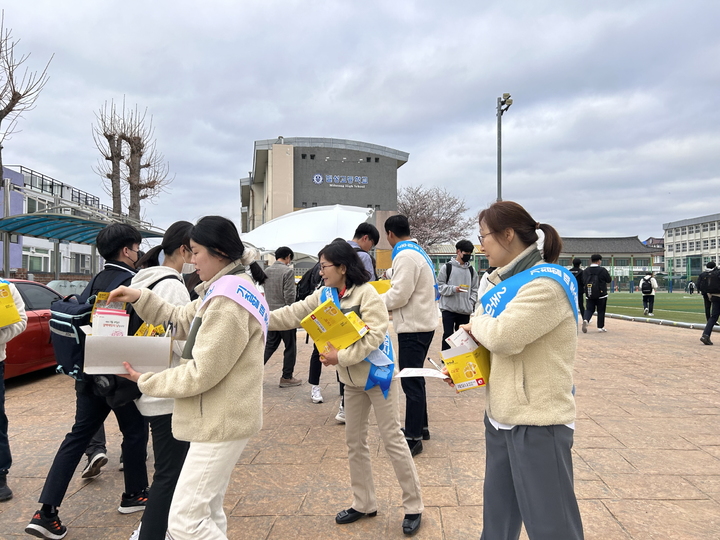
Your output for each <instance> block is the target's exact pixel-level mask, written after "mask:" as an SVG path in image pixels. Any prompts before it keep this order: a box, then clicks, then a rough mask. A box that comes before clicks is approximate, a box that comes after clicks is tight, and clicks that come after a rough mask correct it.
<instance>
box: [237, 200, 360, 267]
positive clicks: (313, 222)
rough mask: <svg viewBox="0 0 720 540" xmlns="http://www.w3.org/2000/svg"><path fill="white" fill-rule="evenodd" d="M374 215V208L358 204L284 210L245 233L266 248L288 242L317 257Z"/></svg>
mask: <svg viewBox="0 0 720 540" xmlns="http://www.w3.org/2000/svg"><path fill="white" fill-rule="evenodd" d="M372 215H373V210H372V208H360V207H357V206H343V205H340V204H336V205H334V206H317V207H314V208H307V209H304V210H298V211H297V212H292V213H290V214H285V215H284V216H280V217H279V218H275V219H273V220H272V221H268V222H267V223H264V224H262V225H260V226H259V227H258V228H257V229H253V230H252V231H250V232H249V233H245V234H243V235H242V241H243V242H247V243H249V244H251V245H253V246H255V247H256V248H257V249H259V250H260V251H263V252H274V251H275V250H276V249H277V248H279V247H280V246H287V247H289V248H290V249H292V250H293V251H294V252H295V253H296V258H297V256H298V255H297V254H305V255H309V256H311V257H315V258H317V254H318V252H319V251H320V250H321V249H322V248H323V247H325V246H326V245H327V244H329V243H330V242H332V241H333V240H335V239H336V238H344V239H346V240H349V239H351V238H352V237H353V234H354V233H355V229H357V226H358V225H360V224H361V223H363V222H365V221H367V220H368V219H369V218H370V217H372Z"/></svg>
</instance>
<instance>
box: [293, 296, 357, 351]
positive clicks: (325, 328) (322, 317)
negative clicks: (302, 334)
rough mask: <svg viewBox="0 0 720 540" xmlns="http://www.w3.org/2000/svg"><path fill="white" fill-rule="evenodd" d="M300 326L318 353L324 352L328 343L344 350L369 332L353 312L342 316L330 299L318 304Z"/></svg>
mask: <svg viewBox="0 0 720 540" xmlns="http://www.w3.org/2000/svg"><path fill="white" fill-rule="evenodd" d="M300 324H301V325H302V327H303V328H304V329H305V330H307V333H308V334H309V335H310V337H311V338H312V340H313V341H314V342H315V346H316V347H317V349H318V351H320V352H323V351H325V349H326V347H327V344H328V342H330V343H332V344H333V346H334V347H335V348H336V349H345V348H346V347H349V346H350V345H352V344H353V343H355V342H356V341H357V340H359V339H360V338H361V337H363V336H364V335H365V334H367V332H368V330H369V328H368V327H367V325H366V324H365V323H364V322H363V321H362V320H361V319H360V317H358V316H357V314H356V313H355V312H353V311H351V312H350V313H348V314H347V315H346V314H344V313H343V312H342V311H340V310H339V309H338V307H337V306H336V305H335V303H334V302H333V301H332V300H331V299H327V300H325V301H324V302H323V303H322V304H320V305H319V306H318V307H317V309H315V311H313V312H312V313H311V314H310V315H308V316H307V317H305V318H304V319H303V320H302V321H301V322H300Z"/></svg>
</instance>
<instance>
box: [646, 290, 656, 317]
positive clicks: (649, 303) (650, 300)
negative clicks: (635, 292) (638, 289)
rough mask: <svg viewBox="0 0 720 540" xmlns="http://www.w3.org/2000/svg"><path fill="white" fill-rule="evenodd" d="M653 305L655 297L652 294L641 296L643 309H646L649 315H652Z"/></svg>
mask: <svg viewBox="0 0 720 540" xmlns="http://www.w3.org/2000/svg"><path fill="white" fill-rule="evenodd" d="M654 305H655V295H654V294H643V309H647V310H648V311H649V312H650V313H652V312H653V306H654Z"/></svg>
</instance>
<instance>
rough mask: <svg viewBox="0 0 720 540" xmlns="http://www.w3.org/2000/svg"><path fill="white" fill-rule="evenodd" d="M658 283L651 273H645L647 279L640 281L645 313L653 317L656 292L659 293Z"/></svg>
mask: <svg viewBox="0 0 720 540" xmlns="http://www.w3.org/2000/svg"><path fill="white" fill-rule="evenodd" d="M657 287H658V284H657V281H655V278H654V277H653V273H652V272H650V271H647V272H645V277H644V278H642V279H641V280H640V292H642V295H643V311H644V313H645V315H649V316H650V317H653V316H654V315H655V314H654V313H653V307H654V305H655V291H657Z"/></svg>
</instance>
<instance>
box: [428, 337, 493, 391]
mask: <svg viewBox="0 0 720 540" xmlns="http://www.w3.org/2000/svg"><path fill="white" fill-rule="evenodd" d="M440 356H441V357H442V359H443V362H445V367H446V368H447V370H448V373H449V374H450V378H451V379H452V380H453V382H454V383H455V389H456V390H457V391H458V392H462V391H463V390H470V389H471V388H480V387H481V386H485V384H486V383H487V379H488V377H489V376H490V351H488V350H487V349H486V348H485V347H483V346H482V345H477V344H476V343H475V342H474V341H473V342H472V344H467V343H466V344H463V345H459V346H457V347H453V348H451V349H447V350H445V351H441V352H440Z"/></svg>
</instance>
